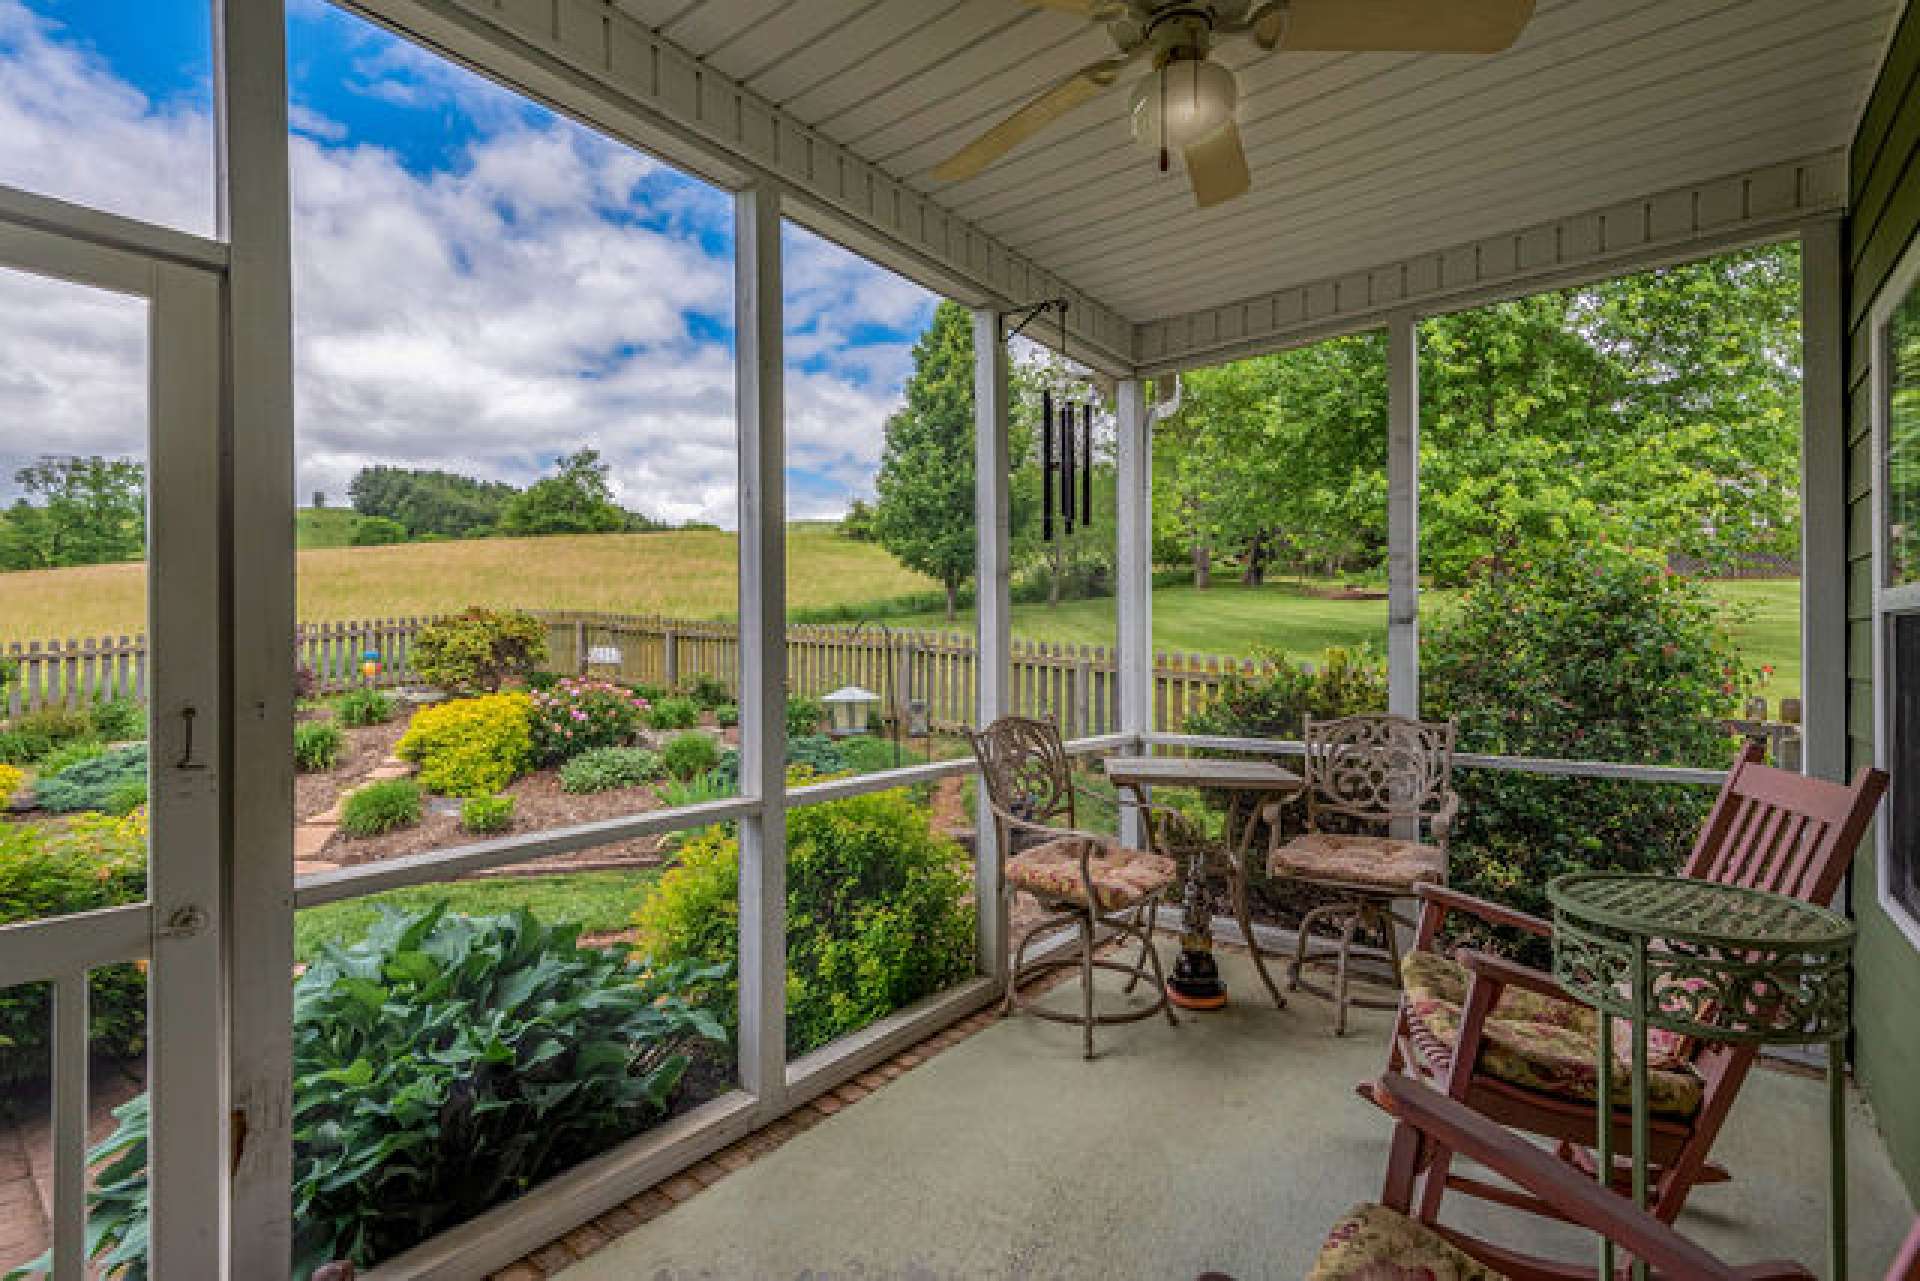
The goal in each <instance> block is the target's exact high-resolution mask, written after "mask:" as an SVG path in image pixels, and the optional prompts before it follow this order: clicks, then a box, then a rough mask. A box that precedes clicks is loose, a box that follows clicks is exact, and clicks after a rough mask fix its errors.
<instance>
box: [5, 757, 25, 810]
mask: <svg viewBox="0 0 1920 1281" xmlns="http://www.w3.org/2000/svg"><path fill="white" fill-rule="evenodd" d="M26 781H27V772H26V771H25V770H23V769H21V768H20V767H19V766H18V765H0V809H4V808H6V804H7V802H8V801H10V800H12V799H13V794H14V793H15V792H17V791H19V790H20V784H22V783H24V782H26Z"/></svg>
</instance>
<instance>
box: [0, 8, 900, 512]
mask: <svg viewBox="0 0 1920 1281" xmlns="http://www.w3.org/2000/svg"><path fill="white" fill-rule="evenodd" d="M288 9H289V15H288V70H289V85H290V99H291V101H290V108H289V109H290V117H291V124H292V136H291V138H290V141H289V146H290V162H291V186H292V205H293V211H292V212H293V246H294V263H293V286H294V342H295V358H294V363H295V380H296V386H295V414H296V431H297V456H298V468H299V474H298V484H299V491H298V492H299V493H300V495H301V501H302V502H303V503H305V502H308V501H310V500H311V496H312V494H313V493H314V492H315V491H324V492H325V493H326V494H327V495H328V499H329V502H330V503H332V504H333V505H344V504H345V502H346V489H347V482H348V481H349V480H350V479H351V478H352V476H353V474H354V473H355V472H356V471H357V470H358V469H359V468H361V467H363V466H366V465H369V464H373V463H387V464H393V465H398V466H411V467H445V468H449V469H454V470H460V471H464V472H468V473H470V474H473V475H478V476H482V477H485V478H487V479H492V480H504V481H510V482H513V483H515V484H525V483H527V482H528V481H530V480H532V479H534V478H535V477H536V476H538V475H539V474H540V473H541V472H542V470H543V469H545V468H547V467H548V466H549V465H550V464H551V463H552V461H553V459H554V458H555V457H556V456H558V455H559V454H562V453H566V452H570V451H572V450H574V449H577V448H580V447H581V446H585V445H591V446H593V447H595V448H597V449H599V450H600V451H601V455H602V457H603V458H604V459H605V460H606V461H607V462H609V463H610V464H611V466H612V480H613V484H614V487H615V490H616V491H617V493H618V495H619V497H620V499H621V500H622V501H623V502H624V503H625V504H626V505H627V506H629V507H632V508H634V509H636V510H639V511H643V512H645V513H646V514H648V515H650V516H653V517H656V518H661V519H666V520H672V521H685V520H705V521H712V522H715V523H718V524H722V525H726V526H729V527H730V526H732V525H733V524H734V521H735V514H734V492H735V478H734V473H735V467H736V456H735V449H734V420H733V401H734V370H733V332H732V331H733V316H732V305H733V303H732V295H733V259H732V226H731V204H730V202H729V200H728V198H727V196H726V195H725V193H723V192H721V191H719V190H717V189H716V188H713V187H709V186H707V185H705V184H703V183H701V182H698V181H696V180H694V179H691V178H689V177H687V176H685V175H684V174H682V173H680V172H679V171H678V170H675V169H673V168H672V167H670V166H668V165H665V164H663V163H661V162H659V161H656V160H654V159H652V158H651V157H649V156H647V155H646V154H645V153H643V152H640V151H638V150H636V149H634V148H631V147H629V146H626V145H624V144H621V143H616V142H614V141H611V140H610V139H608V138H606V137H604V136H602V135H600V134H598V133H595V132H593V131H592V130H589V129H587V128H585V127H584V126H581V125H577V124H575V123H573V122H572V121H570V120H567V119H565V118H563V117H560V116H558V115H556V114H554V113H553V112H550V111H548V110H545V109H544V108H541V107H539V106H537V105H534V104H533V103H531V102H529V101H527V100H525V99H522V98H519V97H517V96H515V95H513V94H511V93H508V92H507V91H506V90H504V89H501V88H499V87H498V86H496V85H494V84H492V83H491V82H489V81H486V80H483V79H481V78H480V77H478V76H475V75H472V74H470V73H468V72H466V71H463V70H461V69H460V68H458V67H455V66H454V65H452V64H450V63H447V62H444V61H442V60H440V59H438V58H436V57H434V56H433V55H431V54H429V53H427V52H425V51H423V50H421V49H419V48H417V47H415V46H413V45H411V44H408V43H407V42H405V41H403V40H400V39H399V38H398V37H395V36H392V35H390V34H388V33H386V32H385V31H383V30H381V29H379V28H377V27H374V26H372V25H371V24H369V23H366V22H364V21H362V20H360V19H358V18H355V17H352V16H350V15H348V14H345V13H343V12H341V11H339V10H336V9H333V8H332V7H330V6H328V5H326V4H324V3H322V0H289V5H288ZM130 19H131V20H130ZM208 22H209V19H208V11H207V7H206V3H205V0H145V3H143V4H141V5H139V6H129V5H123V4H116V3H109V2H108V0H0V184H4V185H8V186H14V187H20V188H23V189H26V190H29V191H33V192H37V193H42V194H47V195H54V196H59V197H61V198H63V199H68V200H73V201H77V202H80V203H84V204H88V205H92V206H95V207H98V208H103V209H107V210H110V211H112V212H115V213H121V214H125V215H128V216H132V217H137V218H142V219H145V220H148V221H152V222H158V223H164V224H166V225H168V226H172V227H177V228H181V229H184V230H188V231H193V232H197V233H200V234H203V235H210V234H212V233H213V229H214V198H213V131H212V122H211V112H212V90H211V77H212V60H211V53H210V38H209V31H208ZM785 248H786V255H785V266H786V290H787V299H786V307H787V359H788V366H787V392H786V400H787V433H788V465H789V471H788V489H789V495H788V509H789V514H790V515H791V516H792V517H794V518H797V519H800V518H815V517H827V516H833V515H837V514H839V513H840V512H842V511H844V510H845V508H846V505H847V504H848V502H850V501H851V500H852V499H854V498H856V497H862V496H866V495H869V494H870V493H871V489H872V479H873V474H874V471H875V469H876V467H877V465H878V461H879V456H880V446H881V439H882V431H883V426H884V423H885V420H886V417H887V415H888V414H889V413H890V412H891V411H892V410H893V409H894V408H895V407H897V405H898V403H899V399H900V394H901V388H902V386H903V384H904V382H905V379H906V376H907V373H908V372H909V370H910V368H911V363H912V361H911V349H912V344H913V341H914V339H915V338H916V337H918V335H919V334H920V332H921V331H922V330H923V329H924V328H925V327H926V325H927V323H928V322H929V320H930V319H931V317H932V314H933V308H934V305H935V303H936V302H937V299H936V297H935V296H934V295H933V294H931V293H929V292H927V291H926V290H923V289H921V288H919V287H918V286H916V285H914V284H912V283H911V282H909V281H906V280H904V279H902V278H900V277H898V276H895V275H893V274H891V273H889V272H887V271H884V270H882V269H881V268H878V267H875V266H873V265H872V264H870V263H867V262H865V261H864V260H862V259H860V258H858V257H857V256H855V255H853V254H851V253H848V252H847V251H845V250H842V249H840V248H839V247H838V246H835V245H832V244H830V243H829V242H827V241H824V240H822V239H820V238H818V237H816V236H813V235H811V234H810V233H808V232H805V231H803V230H800V229H799V228H795V227H789V228H788V229H787V233H786V236H785ZM144 313H145V308H144V305H143V304H141V303H139V302H138V301H137V300H129V299H125V298H121V297H117V296H114V295H109V294H102V293H99V292H97V291H93V290H89V289H83V288H79V287H76V286H72V285H68V284H61V283H54V282H49V281H44V280H39V279H36V278H34V277H30V276H24V275H21V274H18V273H12V272H6V271H4V270H0V502H5V501H11V500H12V499H13V498H14V497H16V496H17V489H16V487H15V486H14V484H13V472H14V470H15V469H16V468H17V467H19V466H20V465H21V464H22V463H24V462H27V461H30V460H31V458H32V457H33V456H34V455H37V454H41V453H106V454H114V455H130V454H133V455H139V454H144V452H145V451H144V447H143V443H142V442H143V440H144V435H145V398H144V392H143V387H144V385H145V380H146V370H145V353H146V336H145V328H144V327H145V323H146V322H145V314H144Z"/></svg>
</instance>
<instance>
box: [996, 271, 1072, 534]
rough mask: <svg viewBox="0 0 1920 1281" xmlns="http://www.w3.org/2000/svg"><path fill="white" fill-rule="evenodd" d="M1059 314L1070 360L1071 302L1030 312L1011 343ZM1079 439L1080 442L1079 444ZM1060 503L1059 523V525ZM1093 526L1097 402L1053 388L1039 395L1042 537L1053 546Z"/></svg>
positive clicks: (1054, 301)
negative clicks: (1057, 538)
mask: <svg viewBox="0 0 1920 1281" xmlns="http://www.w3.org/2000/svg"><path fill="white" fill-rule="evenodd" d="M1048 311H1058V312H1059V313H1060V347H1059V351H1060V359H1061V362H1062V363H1065V361H1066V358H1067V300H1066V299H1064V298H1049V299H1047V300H1046V301H1045V302H1041V303H1036V304H1034V306H1033V307H1031V308H1029V309H1028V311H1027V313H1026V315H1025V316H1024V317H1023V318H1022V319H1021V321H1020V323H1019V324H1018V325H1015V326H1014V328H1013V332H1012V333H1010V334H1008V335H1007V336H1008V337H1009V338H1015V337H1018V336H1019V334H1020V332H1021V330H1023V329H1025V328H1026V327H1027V326H1028V325H1029V324H1031V323H1032V322H1033V320H1034V318H1035V317H1037V316H1040V315H1043V314H1045V313H1046V312H1048ZM1076 436H1077V441H1076ZM1056 499H1057V503H1058V507H1059V511H1060V520H1059V521H1058V522H1057V525H1056V522H1055V520H1054V508H1055V505H1056ZM1076 515H1077V516H1078V518H1079V523H1080V524H1082V525H1091V524H1092V523H1093V401H1092V399H1091V398H1090V397H1089V398H1087V399H1081V400H1076V399H1075V398H1074V397H1073V395H1072V393H1070V392H1068V391H1064V390H1063V391H1062V392H1061V393H1060V394H1059V395H1058V396H1056V395H1055V394H1054V389H1053V388H1051V387H1047V388H1044V389H1043V390H1042V391H1041V393H1040V536H1041V537H1042V538H1043V539H1045V540H1046V541H1047V542H1049V543H1051V542H1053V541H1054V530H1055V529H1056V528H1059V529H1060V530H1062V531H1063V532H1064V533H1065V534H1066V535H1067V536H1069V537H1070V536H1072V534H1073V527H1074V520H1075V516H1076Z"/></svg>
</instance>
